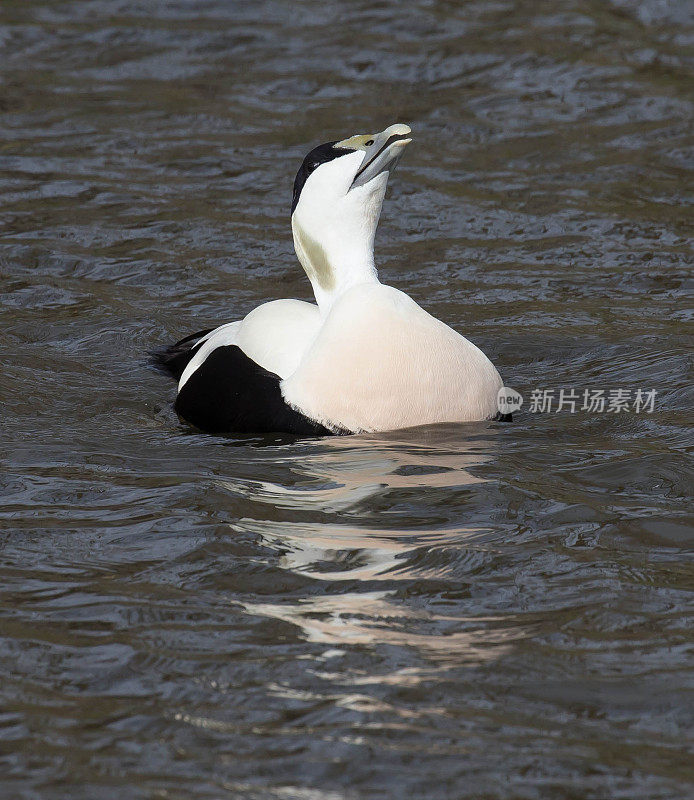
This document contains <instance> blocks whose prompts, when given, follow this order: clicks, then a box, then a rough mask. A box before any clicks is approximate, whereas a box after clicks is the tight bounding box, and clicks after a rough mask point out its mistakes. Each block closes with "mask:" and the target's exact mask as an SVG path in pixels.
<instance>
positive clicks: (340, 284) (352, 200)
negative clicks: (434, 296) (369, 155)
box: [292, 153, 388, 315]
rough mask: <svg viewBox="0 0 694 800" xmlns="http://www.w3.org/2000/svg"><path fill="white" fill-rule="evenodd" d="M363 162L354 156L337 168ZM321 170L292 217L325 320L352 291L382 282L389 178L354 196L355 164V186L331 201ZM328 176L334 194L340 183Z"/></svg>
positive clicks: (300, 255)
mask: <svg viewBox="0 0 694 800" xmlns="http://www.w3.org/2000/svg"><path fill="white" fill-rule="evenodd" d="M359 159H360V154H358V153H354V154H352V155H350V156H343V157H342V158H339V159H337V162H343V161H344V162H346V166H350V163H351V162H353V161H355V160H356V163H357V165H358V163H359ZM348 160H351V161H348ZM331 163H332V165H335V164H336V162H331ZM338 166H339V165H338ZM321 169H324V168H323V167H322V168H319V169H318V170H316V172H315V173H314V174H313V175H311V176H310V177H309V179H308V181H307V182H306V185H305V187H304V190H303V192H302V194H301V199H300V200H299V203H298V205H297V206H296V208H295V210H294V213H293V214H292V233H293V234H294V249H295V250H296V255H297V257H298V259H299V261H300V262H301V266H302V267H303V268H304V270H305V271H306V274H307V275H308V278H309V280H310V281H311V285H312V286H313V292H314V294H315V296H316V302H317V303H318V307H319V308H320V311H321V314H323V315H325V314H327V313H328V311H329V310H330V308H331V306H332V304H333V303H334V301H335V299H336V298H337V297H339V296H340V295H341V294H342V293H343V292H345V291H346V290H347V289H350V288H351V287H352V286H356V285H357V284H360V283H376V282H378V275H377V273H376V265H375V264H374V238H375V236H376V227H377V226H378V219H379V217H380V216H381V206H382V204H383V198H384V196H385V193H386V184H387V183H388V175H387V173H384V174H383V175H379V176H377V177H376V178H374V180H372V181H371V182H370V183H368V184H367V185H365V186H359V187H356V188H354V189H351V190H348V189H349V184H350V183H351V180H352V177H353V172H354V169H355V166H354V163H351V167H350V170H351V172H350V174H349V176H348V179H347V180H348V181H349V182H347V185H346V186H345V187H343V188H342V190H341V191H334V192H333V196H330V195H328V194H327V193H326V191H321V189H322V188H323V187H321V183H320V181H321V174H320V173H321ZM323 176H324V177H325V178H326V180H325V184H326V185H327V187H328V188H329V189H331V190H332V189H333V188H334V187H333V184H334V179H333V181H332V182H331V180H330V179H329V173H326V172H324V173H323Z"/></svg>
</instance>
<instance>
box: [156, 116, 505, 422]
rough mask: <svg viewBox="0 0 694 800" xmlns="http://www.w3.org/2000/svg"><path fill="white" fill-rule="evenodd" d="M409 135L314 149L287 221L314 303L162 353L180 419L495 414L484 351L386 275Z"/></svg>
mask: <svg viewBox="0 0 694 800" xmlns="http://www.w3.org/2000/svg"><path fill="white" fill-rule="evenodd" d="M409 134H410V129H409V128H408V127H407V126H405V125H393V126H391V127H390V128H387V129H386V130H385V131H383V132H382V133H380V134H374V135H373V136H355V137H351V138H350V139H346V140H343V141H341V142H338V143H336V144H334V143H328V144H327V145H321V146H320V147H318V148H315V149H314V150H313V151H311V153H309V155H308V156H307V157H306V159H305V160H304V164H303V165H302V167H301V169H300V171H299V173H298V175H297V179H296V181H295V184H294V198H293V203H292V218H291V222H292V232H293V236H294V246H295V250H296V253H297V257H298V258H299V261H300V262H301V264H302V266H303V267H304V270H305V271H306V274H307V276H308V278H309V280H310V281H311V285H312V287H313V290H314V295H315V297H316V300H317V305H314V304H313V303H305V302H302V301H300V300H275V301H272V302H269V303H264V304H262V305H260V306H258V307H257V308H256V309H254V310H253V311H251V312H250V314H248V315H247V316H246V317H244V319H242V320H238V321H235V322H230V323H228V324H226V325H222V326H221V327H218V328H215V329H214V330H209V331H201V332H200V333H198V334H194V335H193V336H189V337H186V338H185V339H182V340H181V341H180V342H177V343H176V344H175V345H173V346H172V347H170V348H169V349H168V350H166V351H164V353H160V354H159V355H158V362H159V363H160V364H161V365H163V366H164V367H165V368H166V369H168V370H169V371H170V372H171V373H172V374H173V375H175V377H176V378H178V397H177V399H176V403H175V409H176V411H177V413H178V414H179V416H180V417H181V418H182V419H184V420H186V421H187V422H189V423H191V424H193V425H195V426H196V427H197V428H200V429H201V430H204V431H210V432H230V433H233V432H264V431H287V432H290V433H296V434H301V435H325V434H329V433H349V432H361V431H383V430H392V429H396V428H405V427H411V426H415V425H425V424H430V423H437V422H464V421H473V420H484V419H489V418H491V417H493V416H494V415H495V413H496V400H497V393H498V391H499V389H500V388H501V387H502V381H501V378H500V377H499V373H498V372H497V371H496V369H495V368H494V366H493V365H492V363H491V362H490V361H489V359H488V358H487V357H486V356H485V355H484V353H482V351H481V350H479V349H478V348H477V347H476V346H475V345H473V344H472V343H471V342H469V341H468V340H467V339H465V338H464V337H463V336H461V335H460V334H458V333H456V332H455V331H454V330H453V329H452V328H449V327H448V325H446V324H445V323H443V322H441V321H440V320H438V319H436V318H435V317H432V316H431V314H429V313H427V312H426V311H425V310H424V309H423V308H421V307H420V306H419V305H418V304H417V303H416V302H415V301H414V300H412V299H411V298H410V297H408V296H407V295H406V294H404V293H403V292H401V291H399V290H397V289H394V288H392V287H390V286H384V285H382V284H381V283H380V282H379V280H378V276H377V272H376V267H375V263H374V258H373V243H374V236H375V231H376V226H377V224H378V219H379V216H380V211H381V204H382V202H383V198H384V196H385V190H386V184H387V180H388V174H389V170H390V169H392V167H393V165H394V163H396V162H397V160H398V159H399V157H400V155H401V154H402V150H403V148H404V146H405V145H406V144H407V143H408V142H409V141H410V138H409Z"/></svg>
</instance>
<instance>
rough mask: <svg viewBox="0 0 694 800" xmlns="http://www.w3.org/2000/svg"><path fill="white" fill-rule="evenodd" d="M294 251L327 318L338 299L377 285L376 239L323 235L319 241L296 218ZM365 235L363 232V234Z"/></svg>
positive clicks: (294, 222) (293, 231) (293, 225)
mask: <svg viewBox="0 0 694 800" xmlns="http://www.w3.org/2000/svg"><path fill="white" fill-rule="evenodd" d="M292 233H293V234H294V249H295V250H296V254H297V257H298V259H299V261H300V262H301V266H302V267H303V268H304V270H305V272H306V275H307V276H308V279H309V280H310V281H311V286H312V287H313V293H314V295H315V296H316V302H317V303H318V307H319V309H320V311H321V314H322V315H323V316H325V315H326V314H327V313H328V311H330V308H331V307H332V304H333V303H334V302H335V300H336V299H337V298H338V297H339V296H340V295H341V294H343V292H346V291H347V289H350V288H351V287H352V286H356V285H357V284H360V283H377V282H378V273H377V272H376V265H375V263H374V251H373V236H363V235H362V236H359V237H358V238H357V237H349V236H344V235H341V234H342V233H343V232H342V231H340V233H339V234H337V235H336V234H335V232H333V235H328V236H325V235H324V236H322V237H321V239H322V241H320V242H318V241H316V239H314V238H313V237H312V236H311V235H310V234H309V233H307V232H306V231H305V230H304V229H303V228H302V227H301V225H300V224H299V223H298V222H297V221H296V220H294V219H292ZM360 233H362V234H363V231H362V232H360Z"/></svg>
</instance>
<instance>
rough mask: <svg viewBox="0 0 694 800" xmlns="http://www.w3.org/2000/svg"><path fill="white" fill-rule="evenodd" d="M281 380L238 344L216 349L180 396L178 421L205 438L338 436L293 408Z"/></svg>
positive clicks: (177, 402) (177, 399)
mask: <svg viewBox="0 0 694 800" xmlns="http://www.w3.org/2000/svg"><path fill="white" fill-rule="evenodd" d="M280 380H281V379H280V377H279V375H275V373H274V372H270V371H269V370H266V369H263V367H261V366H259V365H258V364H256V363H255V361H253V360H252V359H250V358H248V356H247V355H246V354H245V353H244V352H243V350H241V349H240V348H239V347H237V346H236V345H226V346H224V347H218V348H216V350H213V351H212V352H211V353H210V354H209V356H208V357H207V358H206V359H205V361H204V362H203V363H202V364H201V365H200V366H199V367H198V369H196V370H195V372H194V373H193V374H192V375H191V376H190V378H188V380H187V381H186V383H185V385H184V386H183V388H182V389H181V391H180V392H179V393H178V397H177V398H176V403H175V404H174V409H175V411H176V413H177V414H178V416H179V417H180V418H181V419H183V420H185V421H186V422H189V423H190V424H191V425H194V426H195V427H196V428H199V429H200V430H201V431H205V432H206V433H278V432H286V433H293V434H297V435H299V436H328V435H331V434H333V433H334V431H331V430H329V429H328V428H326V427H324V426H323V425H321V424H319V423H318V422H314V421H313V420H311V419H309V418H308V417H306V416H304V415H303V414H301V413H300V412H298V411H295V410H294V409H293V408H291V406H289V405H288V404H287V403H286V402H285V401H284V398H283V397H282V392H281V391H280Z"/></svg>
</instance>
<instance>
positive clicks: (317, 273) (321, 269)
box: [294, 225, 335, 292]
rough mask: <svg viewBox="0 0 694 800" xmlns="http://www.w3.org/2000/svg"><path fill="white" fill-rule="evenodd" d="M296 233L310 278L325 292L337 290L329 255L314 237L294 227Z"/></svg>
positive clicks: (296, 226)
mask: <svg viewBox="0 0 694 800" xmlns="http://www.w3.org/2000/svg"><path fill="white" fill-rule="evenodd" d="M294 233H295V236H296V239H297V242H298V244H299V247H300V248H301V250H302V252H303V255H304V259H305V263H304V269H305V270H306V272H307V274H308V276H309V278H312V279H315V280H316V281H317V282H318V285H319V286H320V287H321V289H323V290H324V291H326V292H330V291H332V290H333V289H334V288H335V273H334V272H333V269H332V267H331V266H330V262H329V261H328V254H327V253H326V252H325V250H324V249H323V247H322V246H321V245H320V244H319V243H318V242H317V241H316V240H315V239H314V238H313V237H312V236H309V235H308V234H307V233H306V231H303V230H302V229H301V228H300V227H299V226H298V225H295V226H294Z"/></svg>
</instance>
